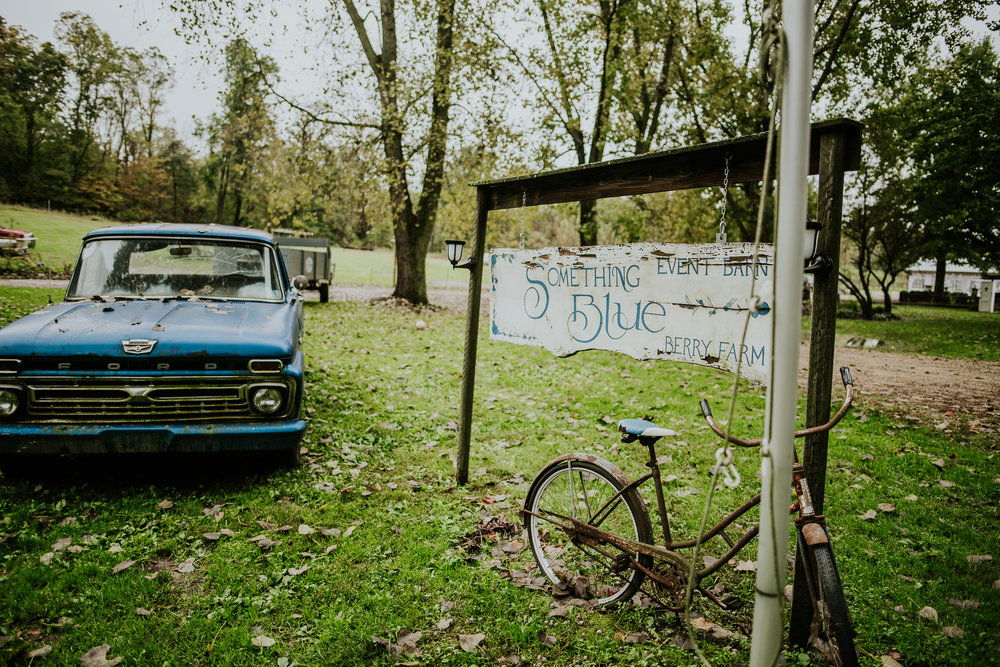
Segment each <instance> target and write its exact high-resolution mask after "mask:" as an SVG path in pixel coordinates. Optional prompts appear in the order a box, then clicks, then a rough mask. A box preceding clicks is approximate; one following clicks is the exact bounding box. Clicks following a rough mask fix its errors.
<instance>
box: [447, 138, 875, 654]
mask: <svg viewBox="0 0 1000 667" xmlns="http://www.w3.org/2000/svg"><path fill="white" fill-rule="evenodd" d="M863 127H864V126H863V125H862V124H861V123H859V122H858V121H855V120H852V119H849V118H836V119H832V120H828V121H824V122H821V123H813V124H812V126H811V127H810V135H809V136H810V139H809V174H810V175H817V174H818V175H819V192H818V195H819V210H818V216H817V218H818V221H819V222H820V223H822V225H823V227H822V230H821V231H820V235H819V241H818V246H817V250H818V251H819V252H822V253H824V254H826V255H827V256H828V257H829V258H830V259H831V261H832V268H831V269H830V271H829V272H827V273H826V274H824V275H819V274H817V275H816V276H815V280H814V283H813V305H812V326H811V338H810V345H809V381H808V391H807V396H806V426H815V425H818V424H823V423H826V421H827V420H828V419H829V415H830V399H831V397H832V394H833V391H832V390H833V370H834V368H833V366H834V361H833V352H834V337H835V334H836V318H837V304H838V303H839V301H840V295H839V293H838V291H837V275H838V271H839V268H840V236H841V229H840V228H841V218H842V215H843V206H844V174H845V172H847V171H856V170H857V169H858V167H859V165H860V162H861V131H862V129H863ZM766 141H767V135H766V134H757V135H752V136H747V137H740V138H736V139H730V140H725V141H717V142H714V143H707V144H700V145H697V146H690V147H687V148H679V149H674V150H668V151H662V152H658V153H647V154H646V155H641V156H638V157H634V158H626V159H621V160H611V161H608V162H598V163H595V164H588V165H582V166H579V167H571V168H568V169H558V170H554V171H548V172H543V173H538V174H529V175H526V176H520V177H514V178H505V179H499V180H492V181H481V182H478V183H473V184H472V185H473V186H475V188H476V232H475V236H474V238H473V242H472V243H471V246H472V247H471V251H472V252H471V255H470V256H471V257H474V258H477V260H479V261H481V259H482V257H483V254H484V252H485V250H486V225H487V221H488V219H489V212H490V211H494V210H500V209H507V208H518V207H520V206H541V205H543V204H557V203H562V202H572V201H584V200H592V199H602V198H605V197H622V196H628V195H637V194H645V193H650V192H665V191H671V190H684V189H688V188H706V187H719V186H722V185H723V170H722V166H723V165H725V164H726V163H727V158H728V164H729V183H730V184H735V183H748V182H756V181H761V180H762V179H763V173H764V154H765V147H766ZM469 273H470V277H469V297H468V301H467V309H468V310H467V312H466V339H465V361H464V366H463V374H462V402H461V412H460V416H459V432H458V460H457V466H456V467H457V471H456V480H457V482H458V483H459V484H462V485H464V484H466V483H467V482H468V480H469V443H470V440H471V436H472V403H473V400H474V394H475V383H476V357H477V354H478V349H479V315H480V301H481V295H482V278H483V271H482V270H480V269H479V267H477V268H476V270H473V271H470V272H469ZM827 444H828V434H827V433H826V432H822V433H816V434H814V435H810V436H807V437H806V442H805V447H804V451H803V461H802V463H803V466H804V467H805V470H806V476H807V479H808V481H809V488H810V489H811V491H812V495H813V504H814V506H815V509H816V512H817V513H822V512H823V501H824V497H825V489H826V461H827ZM801 570H802V565H801V563H800V562H797V563H796V577H795V580H796V582H797V583H801V582H802V581H804V579H803V578H802V573H801ZM801 588H802V587H801V586H800V585H796V586H795V589H796V590H797V591H798V590H799V589H801ZM808 604H809V598H808V595H795V596H794V598H793V602H792V615H791V617H792V623H791V628H790V631H789V638H790V640H791V641H792V642H793V643H796V644H803V643H804V642H805V641H806V639H807V638H808V633H809V627H808V623H809V622H810V620H811V619H812V613H811V610H809V609H806V608H805V606H807V605H808Z"/></svg>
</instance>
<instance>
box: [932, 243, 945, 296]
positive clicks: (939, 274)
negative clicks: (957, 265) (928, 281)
mask: <svg viewBox="0 0 1000 667" xmlns="http://www.w3.org/2000/svg"><path fill="white" fill-rule="evenodd" d="M934 260H935V262H936V266H935V267H934V303H943V302H944V300H945V298H944V276H945V273H946V271H947V268H948V255H947V251H946V250H945V248H944V244H942V245H941V246H940V247H938V250H937V254H936V256H935V257H934Z"/></svg>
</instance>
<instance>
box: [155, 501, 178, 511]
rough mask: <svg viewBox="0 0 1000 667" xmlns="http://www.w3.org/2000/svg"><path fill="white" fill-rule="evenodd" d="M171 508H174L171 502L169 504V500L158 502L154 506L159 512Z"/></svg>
mask: <svg viewBox="0 0 1000 667" xmlns="http://www.w3.org/2000/svg"><path fill="white" fill-rule="evenodd" d="M173 506H174V504H173V503H172V502H170V501H169V500H161V501H160V502H158V503H157V504H156V509H159V510H168V509H170V508H171V507H173Z"/></svg>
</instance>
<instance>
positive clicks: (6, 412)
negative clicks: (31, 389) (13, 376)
mask: <svg viewBox="0 0 1000 667" xmlns="http://www.w3.org/2000/svg"><path fill="white" fill-rule="evenodd" d="M20 407H21V396H20V394H18V393H17V392H16V391H14V390H13V389H0V419H6V418H7V417H10V416H11V415H12V414H14V413H15V412H17V409H18V408H20Z"/></svg>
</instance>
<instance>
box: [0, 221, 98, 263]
mask: <svg viewBox="0 0 1000 667" xmlns="http://www.w3.org/2000/svg"><path fill="white" fill-rule="evenodd" d="M111 224H115V223H114V222H113V221H110V220H106V219H104V218H101V217H98V216H82V215H75V214H72V213H61V212H59V211H52V212H51V213H50V212H48V211H46V210H44V209H40V208H26V207H24V206H6V205H3V206H0V227H13V228H15V229H23V230H25V231H28V232H31V233H32V234H34V235H35V236H36V237H37V238H38V241H37V242H36V245H35V248H34V250H32V251H31V255H30V256H31V257H32V258H33V259H34V260H35V261H36V262H45V263H46V264H48V265H49V266H52V267H54V268H55V269H56V270H63V269H67V270H68V268H67V267H70V268H71V267H72V265H73V264H74V263H75V262H76V257H77V255H79V254H80V240H81V239H82V238H83V236H84V235H85V234H86V233H87V232H89V231H91V230H94V229H98V228H100V227H107V226H108V225H111Z"/></svg>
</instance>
